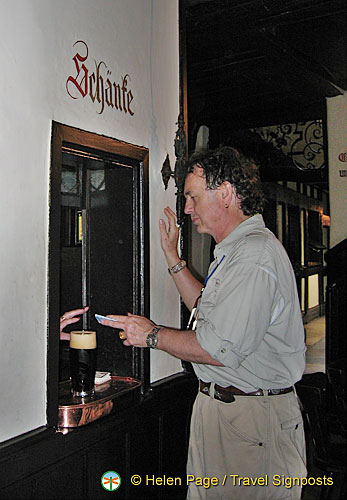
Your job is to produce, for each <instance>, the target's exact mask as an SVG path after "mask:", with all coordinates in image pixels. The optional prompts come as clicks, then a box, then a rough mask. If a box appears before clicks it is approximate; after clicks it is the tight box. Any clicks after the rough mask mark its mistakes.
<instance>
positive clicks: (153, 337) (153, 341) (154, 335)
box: [146, 326, 163, 349]
mask: <svg viewBox="0 0 347 500" xmlns="http://www.w3.org/2000/svg"><path fill="white" fill-rule="evenodd" d="M162 328H163V327H162V326H154V327H153V328H152V330H151V331H150V332H149V334H148V335H147V338H146V345H147V347H150V348H151V349H157V346H158V333H159V331H160V330H161V329H162Z"/></svg>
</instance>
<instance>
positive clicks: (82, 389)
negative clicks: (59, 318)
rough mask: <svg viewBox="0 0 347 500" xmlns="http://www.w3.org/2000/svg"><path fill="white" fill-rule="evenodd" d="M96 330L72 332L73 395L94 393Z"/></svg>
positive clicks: (81, 395) (90, 394) (82, 395)
mask: <svg viewBox="0 0 347 500" xmlns="http://www.w3.org/2000/svg"><path fill="white" fill-rule="evenodd" d="M95 364H96V332H93V331H87V330H81V331H73V332H71V333H70V366H71V391H72V394H73V396H80V397H87V396H92V395H93V394H94V378H95Z"/></svg>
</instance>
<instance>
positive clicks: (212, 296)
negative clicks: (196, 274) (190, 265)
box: [201, 278, 221, 308]
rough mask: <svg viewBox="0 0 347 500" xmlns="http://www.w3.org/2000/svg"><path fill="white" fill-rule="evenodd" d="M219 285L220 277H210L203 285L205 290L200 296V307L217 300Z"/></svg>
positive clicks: (207, 305)
mask: <svg viewBox="0 0 347 500" xmlns="http://www.w3.org/2000/svg"><path fill="white" fill-rule="evenodd" d="M220 287H221V279H220V278H210V279H209V280H208V283H207V285H206V287H205V290H204V291H203V293H202V297H201V307H202V308H203V307H205V306H206V307H209V306H214V305H215V304H216V301H217V297H218V292H219V290H220Z"/></svg>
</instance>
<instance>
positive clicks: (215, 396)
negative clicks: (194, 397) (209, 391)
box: [214, 388, 235, 403]
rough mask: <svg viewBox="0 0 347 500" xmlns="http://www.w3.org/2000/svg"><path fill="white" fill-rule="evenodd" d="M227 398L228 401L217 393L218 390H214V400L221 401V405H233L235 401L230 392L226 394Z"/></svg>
mask: <svg viewBox="0 0 347 500" xmlns="http://www.w3.org/2000/svg"><path fill="white" fill-rule="evenodd" d="M228 397H229V398H230V401H226V400H225V399H224V398H223V395H222V394H221V393H220V392H219V391H218V389H216V388H214V399H217V400H218V401H222V403H233V402H234V401H235V397H234V395H233V394H232V393H231V392H230V394H228Z"/></svg>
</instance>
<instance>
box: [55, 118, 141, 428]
mask: <svg viewBox="0 0 347 500" xmlns="http://www.w3.org/2000/svg"><path fill="white" fill-rule="evenodd" d="M65 143H69V144H73V145H76V147H84V148H92V149H94V150H96V151H100V152H103V153H108V154H110V153H111V154H115V155H121V156H124V157H127V158H130V159H132V160H137V161H139V162H140V163H141V165H142V168H141V173H142V180H141V193H140V198H141V199H140V205H141V218H142V220H141V231H140V233H141V234H140V235H139V237H140V238H141V255H142V257H141V264H140V266H141V273H140V274H141V281H142V283H141V288H142V292H141V300H140V302H141V303H140V306H139V308H140V311H139V313H140V314H143V315H149V310H150V308H149V230H148V228H149V191H148V190H149V179H148V167H149V153H148V149H146V148H144V147H140V146H135V145H133V144H129V143H126V142H123V141H119V140H117V139H113V138H110V137H106V136H102V135H98V134H95V133H92V132H87V131H84V130H80V129H77V128H74V127H70V126H67V125H64V124H61V123H57V122H53V123H52V142H51V172H50V210H49V249H48V299H47V301H48V304H47V305H48V339H47V343H48V345H47V424H48V426H50V427H57V421H58V382H59V375H58V374H59V314H60V310H59V302H60V299H59V297H60V286H59V275H60V201H61V193H60V191H61V164H62V151H63V146H64V144H65ZM134 359H135V361H136V365H137V366H136V372H137V373H138V375H139V377H140V378H141V380H142V391H143V392H144V391H146V390H147V389H148V388H149V383H150V381H149V378H150V367H149V359H150V358H149V352H148V350H147V349H138V350H137V355H136V356H134Z"/></svg>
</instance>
